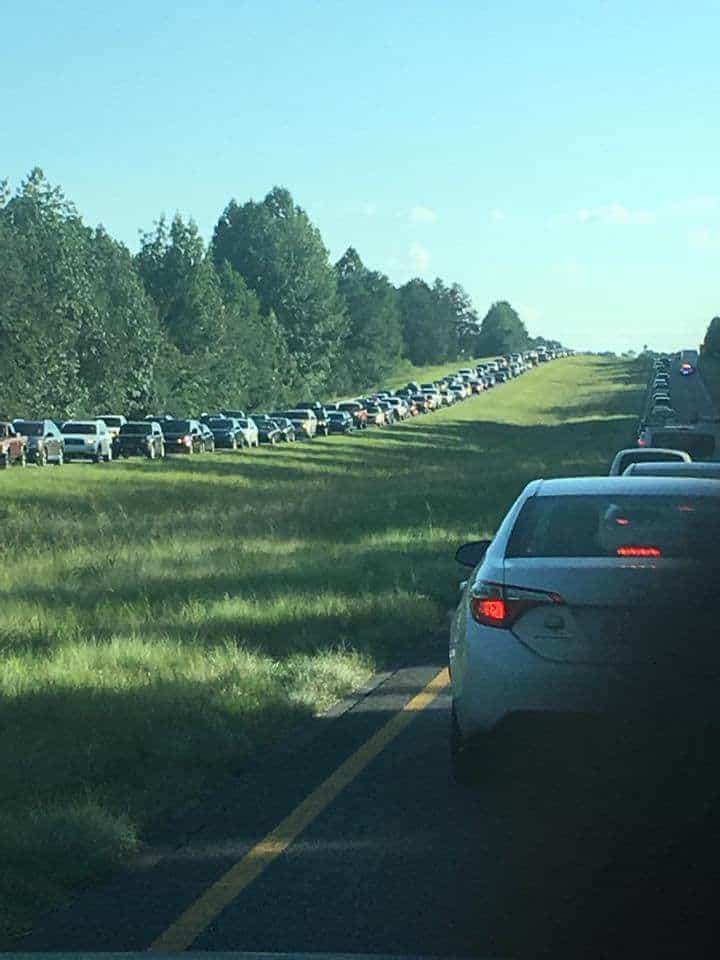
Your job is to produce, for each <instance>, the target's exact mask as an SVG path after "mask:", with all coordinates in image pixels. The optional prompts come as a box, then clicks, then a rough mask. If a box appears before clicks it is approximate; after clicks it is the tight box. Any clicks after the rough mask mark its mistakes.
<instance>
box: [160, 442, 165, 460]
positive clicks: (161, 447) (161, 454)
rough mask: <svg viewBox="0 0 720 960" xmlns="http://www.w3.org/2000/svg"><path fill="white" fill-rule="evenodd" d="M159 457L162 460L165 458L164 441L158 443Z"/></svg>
mask: <svg viewBox="0 0 720 960" xmlns="http://www.w3.org/2000/svg"><path fill="white" fill-rule="evenodd" d="M160 459H161V460H164V459H165V444H164V443H161V444H160Z"/></svg>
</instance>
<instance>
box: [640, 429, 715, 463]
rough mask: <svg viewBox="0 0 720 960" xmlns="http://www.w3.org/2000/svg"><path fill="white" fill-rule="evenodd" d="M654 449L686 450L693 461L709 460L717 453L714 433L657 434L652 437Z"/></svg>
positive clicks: (689, 431)
mask: <svg viewBox="0 0 720 960" xmlns="http://www.w3.org/2000/svg"><path fill="white" fill-rule="evenodd" d="M652 441H653V446H654V447H670V449H672V450H685V451H686V452H687V453H689V454H690V456H691V457H692V458H693V460H709V459H710V458H711V457H712V456H713V454H714V453H715V437H714V435H713V434H712V433H699V432H696V431H694V430H688V431H687V432H685V433H681V432H679V431H677V430H675V431H672V432H670V431H668V432H667V433H662V432H660V433H655V432H653V436H652Z"/></svg>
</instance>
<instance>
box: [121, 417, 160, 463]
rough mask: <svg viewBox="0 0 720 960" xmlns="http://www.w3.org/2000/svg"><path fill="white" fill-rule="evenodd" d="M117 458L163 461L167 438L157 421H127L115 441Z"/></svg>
mask: <svg viewBox="0 0 720 960" xmlns="http://www.w3.org/2000/svg"><path fill="white" fill-rule="evenodd" d="M113 455H114V456H115V457H147V458H148V460H162V459H163V458H164V456H165V437H164V436H163V432H162V427H161V426H160V424H159V423H158V421H157V420H126V421H125V423H123V425H122V426H121V427H120V431H119V433H118V435H117V436H116V437H115V439H114V440H113Z"/></svg>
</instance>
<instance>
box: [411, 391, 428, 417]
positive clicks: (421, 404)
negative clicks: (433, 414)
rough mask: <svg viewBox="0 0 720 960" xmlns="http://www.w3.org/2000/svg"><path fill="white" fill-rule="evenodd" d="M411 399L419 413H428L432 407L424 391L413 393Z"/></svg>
mask: <svg viewBox="0 0 720 960" xmlns="http://www.w3.org/2000/svg"><path fill="white" fill-rule="evenodd" d="M412 401H413V403H414V404H415V405H416V406H417V408H418V411H419V412H420V413H430V410H431V409H432V407H431V406H430V398H429V397H426V396H425V394H424V393H416V394H414V396H413V398H412Z"/></svg>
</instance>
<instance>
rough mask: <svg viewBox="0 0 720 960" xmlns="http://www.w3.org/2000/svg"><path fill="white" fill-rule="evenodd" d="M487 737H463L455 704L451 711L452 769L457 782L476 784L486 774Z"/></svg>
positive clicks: (464, 784) (466, 784) (466, 785)
mask: <svg viewBox="0 0 720 960" xmlns="http://www.w3.org/2000/svg"><path fill="white" fill-rule="evenodd" d="M486 737H487V735H480V736H476V737H473V739H472V740H467V739H466V738H465V737H463V736H462V734H461V732H460V727H459V725H458V721H457V715H456V713H455V704H453V706H452V708H451V711H450V771H451V773H452V778H453V780H454V781H455V783H457V784H460V786H463V787H470V786H475V785H477V784H478V783H479V782H480V780H481V779H482V778H483V776H484V775H485V774H486V772H487V756H486V751H485V749H484V745H485V740H486Z"/></svg>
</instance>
